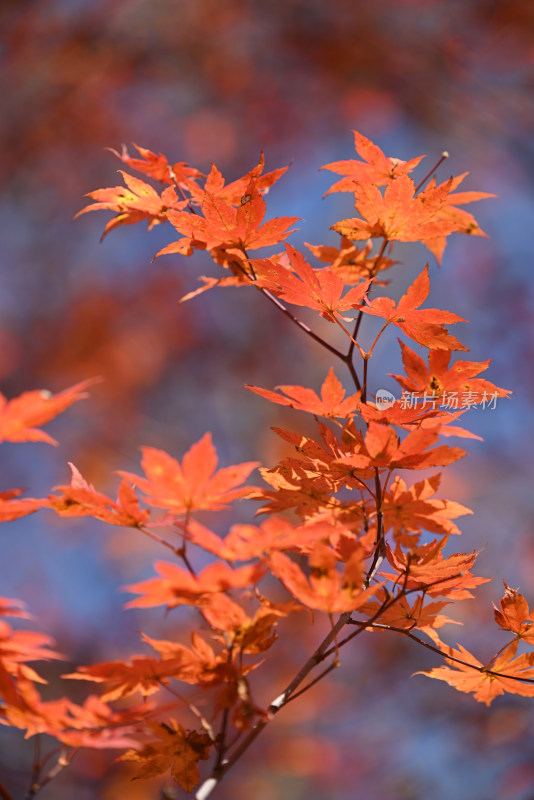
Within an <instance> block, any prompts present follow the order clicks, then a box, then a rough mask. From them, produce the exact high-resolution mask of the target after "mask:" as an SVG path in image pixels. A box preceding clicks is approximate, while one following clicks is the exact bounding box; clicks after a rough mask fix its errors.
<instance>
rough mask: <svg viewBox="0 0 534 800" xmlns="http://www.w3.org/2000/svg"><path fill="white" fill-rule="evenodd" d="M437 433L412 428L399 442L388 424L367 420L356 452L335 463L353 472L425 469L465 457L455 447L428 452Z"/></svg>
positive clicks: (433, 429)
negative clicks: (359, 470)
mask: <svg viewBox="0 0 534 800" xmlns="http://www.w3.org/2000/svg"><path fill="white" fill-rule="evenodd" d="M438 431H439V428H438V429H435V428H422V427H420V428H415V429H414V430H412V431H410V433H409V434H408V435H407V436H406V437H405V438H404V439H402V440H401V439H400V438H399V437H398V436H397V434H396V433H395V430H394V428H392V427H391V426H390V425H382V424H380V423H377V422H373V421H370V422H369V423H368V428H367V432H366V434H365V439H364V445H363V446H362V447H361V448H360V450H359V452H356V453H353V454H351V455H348V456H342V457H340V458H337V459H336V463H337V464H340V465H341V464H343V465H345V466H346V467H354V468H356V469H369V468H371V467H372V468H375V467H378V468H379V469H386V468H387V469H426V468H427V467H438V466H445V465H446V464H452V463H453V462H454V461H457V460H458V459H459V458H462V457H463V456H465V454H466V451H465V450H462V449H461V448H459V447H448V446H447V445H440V446H438V447H432V449H430V450H429V449H428V448H430V447H431V446H432V445H433V444H435V443H436V442H437V441H438V440H439V432H438Z"/></svg>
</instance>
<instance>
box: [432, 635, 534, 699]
mask: <svg viewBox="0 0 534 800" xmlns="http://www.w3.org/2000/svg"><path fill="white" fill-rule="evenodd" d="M427 633H428V634H431V633H433V632H432V631H427ZM431 638H432V639H433V640H434V642H435V643H436V644H437V645H438V647H439V648H440V650H441V651H442V652H443V654H444V656H445V661H446V663H447V664H450V666H447V667H434V669H431V670H427V671H424V672H419V673H416V674H419V675H426V676H427V677H428V678H436V679H437V680H440V681H445V682H446V683H448V684H449V686H453V687H454V688H455V689H457V690H458V691H459V692H466V693H467V694H472V695H473V697H474V698H475V700H478V701H479V702H480V703H485V704H486V705H487V706H489V705H490V704H491V702H492V700H493V699H494V698H495V697H498V696H499V695H501V694H504V693H505V692H507V693H509V694H519V695H522V696H523V697H534V683H521V680H518V679H521V678H526V679H527V680H531V681H532V679H533V678H534V667H533V666H532V665H533V664H534V653H523V655H520V656H516V655H515V653H516V651H517V642H513V643H512V644H511V645H510V646H509V647H507V648H506V649H505V650H504V651H503V652H502V653H501V654H500V655H499V656H498V657H497V658H495V660H493V659H492V661H490V665H491V666H489V665H486V666H485V665H484V664H482V663H481V662H480V661H478V659H476V658H475V657H474V656H473V655H472V654H471V653H470V652H469V651H468V650H466V649H465V647H462V645H458V648H454V647H449V646H448V645H446V644H444V643H443V642H441V641H440V640H439V638H438V637H437V634H435V633H434V635H433V636H432V637H431ZM447 656H453V657H454V658H457V659H460V660H461V661H464V662H466V663H465V664H461V663H458V661H449V660H448V659H447ZM495 673H503V674H502V675H497V674H495Z"/></svg>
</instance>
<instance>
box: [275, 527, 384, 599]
mask: <svg viewBox="0 0 534 800" xmlns="http://www.w3.org/2000/svg"><path fill="white" fill-rule="evenodd" d="M364 557H365V554H364V552H363V550H362V549H361V548H360V549H358V550H356V551H355V552H354V553H353V554H352V555H351V556H350V558H349V559H348V561H347V562H346V563H345V566H344V570H343V573H341V572H339V570H338V569H337V564H338V559H337V556H336V553H335V552H334V550H333V549H332V548H331V547H329V546H328V545H326V544H324V543H322V542H318V543H317V544H316V545H315V547H314V548H313V550H312V552H311V553H310V555H309V557H308V559H309V565H310V576H309V578H307V577H306V575H305V574H304V572H303V571H302V570H301V568H300V567H299V566H298V564H296V563H295V562H294V561H292V560H291V559H290V558H289V557H288V556H286V555H284V554H283V553H277V552H275V553H272V555H271V557H270V559H269V563H270V565H271V570H272V572H273V574H274V575H276V577H277V578H278V579H279V580H280V581H281V582H282V583H283V585H284V586H285V587H286V589H287V590H288V592H290V593H291V594H292V595H293V597H295V598H296V599H297V600H298V601H299V602H301V603H303V605H305V606H308V607H309V608H317V609H320V610H321V611H326V612H327V613H329V614H334V613H341V612H343V611H353V610H355V609H357V608H360V607H361V606H362V605H363V603H365V602H366V601H367V600H368V599H369V598H370V597H371V596H372V595H373V594H374V593H375V592H376V590H377V587H376V586H375V587H370V588H368V589H364V588H363V581H364V578H365V564H364Z"/></svg>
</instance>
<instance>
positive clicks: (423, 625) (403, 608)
mask: <svg viewBox="0 0 534 800" xmlns="http://www.w3.org/2000/svg"><path fill="white" fill-rule="evenodd" d="M376 594H377V597H378V601H376V600H373V601H371V602H370V603H365V605H363V606H362V607H361V609H360V611H362V612H363V613H365V614H368V615H369V616H370V617H372V618H373V622H378V623H380V625H389V626H391V627H392V628H402V629H403V630H412V629H413V628H418V629H419V630H426V629H427V628H433V629H436V628H441V627H442V626H443V625H446V624H447V623H453V624H455V625H461V623H460V622H456V621H455V620H453V619H450V618H449V617H447V616H445V614H441V613H440V612H441V611H442V610H443V609H444V608H445V606H447V605H449V604H450V602H451V601H450V600H441V601H433V602H430V603H427V604H426V605H424V598H423V597H422V596H418V597H416V599H415V600H414V602H413V604H412V605H410V603H409V600H408V598H407V597H405V596H403V595H401V596H400V597H398V598H395V602H394V603H392V602H391V599H392V598H391V597H390V596H389V595H386V593H385V591H384V590H383V589H380V590H379V591H378V592H377V593H376ZM386 602H388V606H387V608H385V609H384V610H383V611H381V612H380V614H378V612H379V611H380V608H381V606H382V605H384V604H385V603H386Z"/></svg>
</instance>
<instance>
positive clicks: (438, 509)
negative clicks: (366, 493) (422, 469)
mask: <svg viewBox="0 0 534 800" xmlns="http://www.w3.org/2000/svg"><path fill="white" fill-rule="evenodd" d="M440 479H441V475H440V474H437V475H433V476H432V477H431V478H425V479H424V480H422V481H419V482H418V483H414V484H413V486H410V488H409V489H408V488H407V487H406V483H405V482H404V481H403V480H402V478H401V477H400V476H398V475H396V476H395V478H394V480H393V482H392V484H391V487H390V489H389V490H388V491H387V492H385V494H384V496H383V499H382V507H383V512H384V530H385V531H388V530H389V529H390V528H392V529H393V535H394V537H395V539H396V540H397V541H399V542H403V541H404V536H405V534H406V533H407V532H408V533H415V532H420V531H421V528H423V529H424V530H427V531H431V532H432V533H443V534H449V533H451V534H460V533H461V531H460V529H459V528H458V527H457V526H456V525H455V524H454V522H452V519H454V518H456V517H460V516H462V515H463V514H472V513H473V512H472V511H471V509H470V508H467V507H466V506H462V505H461V504H460V503H456V502H454V501H452V500H438V499H435V498H433V499H431V495H433V494H435V492H436V491H437V490H438V488H439V484H440Z"/></svg>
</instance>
